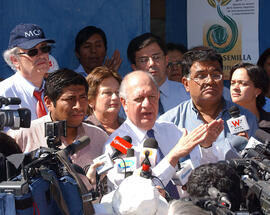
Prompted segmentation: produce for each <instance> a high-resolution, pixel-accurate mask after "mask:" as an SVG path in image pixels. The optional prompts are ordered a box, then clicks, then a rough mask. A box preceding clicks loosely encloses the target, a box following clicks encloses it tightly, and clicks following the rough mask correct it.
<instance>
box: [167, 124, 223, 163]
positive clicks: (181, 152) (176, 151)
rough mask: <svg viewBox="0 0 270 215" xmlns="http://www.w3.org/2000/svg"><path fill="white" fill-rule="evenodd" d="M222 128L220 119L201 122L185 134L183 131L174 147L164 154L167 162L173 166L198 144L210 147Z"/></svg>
mask: <svg viewBox="0 0 270 215" xmlns="http://www.w3.org/2000/svg"><path fill="white" fill-rule="evenodd" d="M223 129H224V122H223V120H222V119H218V120H213V121H212V122H210V123H209V124H202V125H200V126H198V127H197V128H195V129H194V130H193V131H192V132H190V133H189V134H187V132H185V133H184V134H183V136H182V137H181V138H180V140H179V141H178V143H177V144H176V145H175V147H174V148H173V149H172V150H171V151H170V152H169V154H168V155H167V156H166V157H167V159H168V161H169V163H170V164H171V165H172V166H173V167H175V166H176V165H177V162H178V160H179V159H180V158H181V157H185V156H186V155H188V154H189V153H190V152H191V151H192V150H193V148H194V147H195V146H197V145H198V144H199V145H200V146H202V147H205V148H207V147H210V146H211V145H212V144H213V142H214V141H215V140H216V139H217V137H218V136H219V134H220V133H221V131H222V130H223Z"/></svg>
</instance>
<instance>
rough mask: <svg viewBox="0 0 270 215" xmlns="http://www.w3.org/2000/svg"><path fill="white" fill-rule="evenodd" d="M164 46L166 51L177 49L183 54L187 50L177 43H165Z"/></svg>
mask: <svg viewBox="0 0 270 215" xmlns="http://www.w3.org/2000/svg"><path fill="white" fill-rule="evenodd" d="M166 48H167V52H169V51H179V52H181V53H182V54H185V53H186V52H187V51H188V50H187V48H186V47H185V46H184V45H182V44H178V43H167V45H166Z"/></svg>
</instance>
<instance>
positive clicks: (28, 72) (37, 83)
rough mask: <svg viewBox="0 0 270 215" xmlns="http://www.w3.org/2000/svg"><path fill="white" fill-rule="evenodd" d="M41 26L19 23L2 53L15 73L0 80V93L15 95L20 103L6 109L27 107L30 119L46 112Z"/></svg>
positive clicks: (45, 62)
mask: <svg viewBox="0 0 270 215" xmlns="http://www.w3.org/2000/svg"><path fill="white" fill-rule="evenodd" d="M52 43H55V41H54V40H51V39H47V38H45V34H44V32H43V30H42V29H41V28H40V27H39V26H38V25H35V24H19V25H17V26H16V27H15V28H14V29H13V30H12V31H11V32H10V38H9V45H8V49H7V50H6V51H5V52H4V54H3V56H4V59H5V61H6V63H7V64H8V65H9V66H10V67H11V68H12V69H13V70H14V71H16V73H15V74H14V75H12V76H11V77H9V78H7V79H6V80H4V81H2V82H1V83H0V89H1V91H0V96H4V97H18V98H20V99H21V104H20V105H16V106H15V105H11V106H7V107H5V108H6V109H11V108H12V109H15V108H21V107H23V108H28V109H30V111H31V119H32V120H34V119H37V118H39V117H41V116H44V115H46V113H47V110H46V108H45V105H44V102H43V86H44V79H43V78H44V74H45V73H47V72H48V70H49V68H50V66H49V53H50V50H51V46H50V44H52Z"/></svg>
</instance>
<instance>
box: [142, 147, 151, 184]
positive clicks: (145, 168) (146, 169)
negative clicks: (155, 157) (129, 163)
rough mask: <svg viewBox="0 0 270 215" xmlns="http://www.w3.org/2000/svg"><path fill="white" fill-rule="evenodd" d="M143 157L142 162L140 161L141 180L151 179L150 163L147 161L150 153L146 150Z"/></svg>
mask: <svg viewBox="0 0 270 215" xmlns="http://www.w3.org/2000/svg"><path fill="white" fill-rule="evenodd" d="M144 155H145V158H144V160H143V161H142V164H141V165H142V169H141V172H140V176H141V177H143V178H147V179H148V178H151V177H152V170H151V168H150V167H151V163H150V160H149V155H150V152H149V151H148V150H146V151H145V153H144Z"/></svg>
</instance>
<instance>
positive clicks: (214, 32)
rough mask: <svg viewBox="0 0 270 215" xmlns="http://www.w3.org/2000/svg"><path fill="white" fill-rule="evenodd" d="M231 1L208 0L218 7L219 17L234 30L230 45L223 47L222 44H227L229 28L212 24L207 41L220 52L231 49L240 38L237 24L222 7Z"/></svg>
mask: <svg viewBox="0 0 270 215" xmlns="http://www.w3.org/2000/svg"><path fill="white" fill-rule="evenodd" d="M230 1H231V0H208V3H209V4H210V5H211V6H212V7H214V8H217V12H218V15H219V17H220V18H221V19H222V20H223V21H224V22H226V23H227V24H228V25H229V27H230V29H231V32H232V37H231V40H230V42H229V43H228V45H226V46H225V47H222V48H221V47H220V46H222V45H223V44H225V43H226V42H227V40H228V37H229V34H228V32H227V29H226V28H225V27H224V26H221V25H218V24H215V25H212V26H211V27H210V28H209V29H208V31H207V34H206V39H207V43H208V45H209V46H211V47H213V48H214V49H216V50H217V51H218V52H219V53H225V52H228V51H230V50H231V49H232V48H233V47H234V46H235V43H236V41H237V38H238V29H237V24H236V23H235V21H234V20H233V19H232V18H231V17H230V16H227V15H224V13H223V12H222V11H221V9H220V7H221V6H224V5H227V4H229V3H230Z"/></svg>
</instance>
